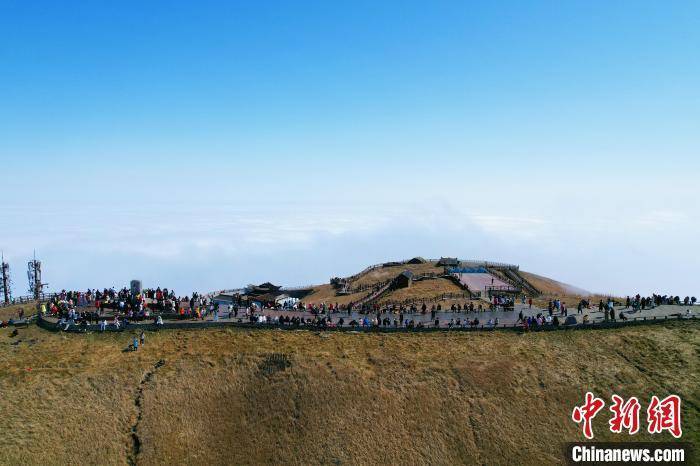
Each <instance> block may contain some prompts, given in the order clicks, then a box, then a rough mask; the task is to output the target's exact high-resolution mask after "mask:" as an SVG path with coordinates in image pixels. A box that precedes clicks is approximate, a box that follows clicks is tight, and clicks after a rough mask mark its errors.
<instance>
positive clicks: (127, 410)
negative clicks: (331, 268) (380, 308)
mask: <svg viewBox="0 0 700 466" xmlns="http://www.w3.org/2000/svg"><path fill="white" fill-rule="evenodd" d="M8 334H9V330H8V329H2V330H0V393H2V396H1V397H0V413H2V414H1V415H0V432H2V433H3V440H4V442H3V445H2V448H0V463H3V464H125V463H127V459H128V458H129V457H130V455H133V451H132V440H131V436H130V429H131V427H132V426H133V425H134V424H135V423H136V421H137V415H138V412H139V409H140V411H141V420H140V422H139V423H138V435H139V438H140V440H141V444H142V446H141V451H140V453H139V454H138V455H137V457H136V458H135V459H136V460H137V461H138V463H139V464H259V463H273V462H274V463H292V464H310V463H336V464H338V463H355V464H378V463H392V464H456V463H466V464H523V463H524V464H556V463H562V462H563V459H564V458H563V453H562V444H563V443H564V442H566V441H573V440H581V439H582V436H581V434H580V432H579V430H578V427H577V426H576V425H574V424H573V422H572V421H571V420H570V413H571V409H572V407H573V406H574V405H575V404H578V403H580V402H581V400H582V398H583V394H584V393H585V391H586V390H592V391H594V392H596V394H598V395H599V396H602V397H603V398H606V399H609V397H610V395H611V393H613V392H614V393H618V394H620V395H624V396H631V395H635V396H638V397H639V398H640V399H641V400H648V398H649V396H650V395H651V394H657V395H666V394H668V393H678V394H679V395H681V396H682V398H683V419H684V424H683V427H684V439H685V440H690V441H694V442H695V443H696V445H697V440H698V434H699V432H700V421H699V419H700V418H699V417H698V414H700V413H699V412H698V410H699V408H698V406H700V394H699V391H698V390H699V389H698V387H700V380H699V379H700V371H699V369H700V367H698V366H699V364H700V358H698V355H699V354H700V349H699V343H700V324H698V323H696V322H687V321H685V322H673V323H668V324H659V325H654V326H644V327H635V328H626V329H618V330H604V331H575V332H574V331H561V332H546V333H531V334H522V335H521V334H516V333H511V332H492V333H448V332H438V333H423V334H419V333H416V334H409V333H406V334H387V335H382V334H352V333H328V334H318V333H315V332H310V331H267V330H262V331H247V330H235V329H211V330H199V331H162V332H160V333H149V334H148V335H147V341H146V346H145V347H144V348H143V349H142V350H139V352H136V353H124V352H122V349H123V348H125V347H126V346H127V345H128V343H129V341H130V338H131V336H132V335H131V334H129V333H123V334H108V335H99V334H92V335H74V334H70V335H65V334H55V333H49V332H46V331H43V330H41V329H38V328H36V327H33V326H32V327H30V328H28V329H26V330H22V329H21V330H20V334H19V336H18V337H16V338H9V337H8ZM18 339H21V340H22V341H21V342H20V343H19V344H17V345H12V344H10V343H11V342H13V341H16V340H18ZM272 353H283V354H285V355H286V356H287V357H288V358H289V361H290V363H291V366H290V367H288V368H287V369H286V370H280V371H277V372H272V373H269V372H266V371H264V370H262V368H264V367H265V361H266V358H268V356H269V355H270V354H272ZM159 360H163V361H164V362H165V364H164V365H163V366H162V367H160V368H159V369H156V368H155V364H156V363H157V361H159ZM146 374H151V375H150V376H146ZM139 389H141V391H142V394H141V395H140V400H141V401H140V408H137V406H136V405H135V399H136V398H137V397H138V396H139V395H138V393H139ZM644 405H645V406H646V402H645V403H644ZM607 418H608V417H607V413H605V414H601V415H599V416H598V417H597V418H596V424H595V429H596V434H597V438H599V439H602V440H609V439H612V438H613V436H612V434H610V433H608V432H606V431H607V429H606V422H607V421H606V420H607ZM615 438H623V439H626V438H627V437H625V436H617V437H615ZM648 438H649V436H648V435H640V436H637V437H635V438H634V439H635V440H639V439H648ZM655 438H656V439H661V438H668V437H666V436H660V437H655Z"/></svg>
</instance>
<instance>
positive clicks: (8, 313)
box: [0, 303, 36, 321]
mask: <svg viewBox="0 0 700 466" xmlns="http://www.w3.org/2000/svg"><path fill="white" fill-rule="evenodd" d="M20 309H24V316H25V317H29V316H30V315H32V314H36V304H33V303H32V304H13V305H12V306H7V307H0V320H2V321H7V320H10V319H17V318H18V312H19V310H20Z"/></svg>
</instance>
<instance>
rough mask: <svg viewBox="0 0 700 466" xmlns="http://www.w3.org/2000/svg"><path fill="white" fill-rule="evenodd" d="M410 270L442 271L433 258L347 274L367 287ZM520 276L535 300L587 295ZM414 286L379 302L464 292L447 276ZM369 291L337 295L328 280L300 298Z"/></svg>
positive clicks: (330, 298) (347, 298) (351, 297)
mask: <svg viewBox="0 0 700 466" xmlns="http://www.w3.org/2000/svg"><path fill="white" fill-rule="evenodd" d="M406 270H407V271H410V272H412V273H413V274H414V275H415V276H421V275H426V274H435V275H441V274H442V273H443V271H444V268H443V267H442V266H438V265H437V263H436V261H434V260H433V261H428V262H425V263H422V264H410V263H405V264H400V265H389V266H378V267H376V268H374V269H371V270H366V271H363V272H359V273H357V274H356V275H354V276H352V277H349V278H350V283H351V285H350V286H351V289H352V290H356V289H360V288H363V287H364V288H368V287H372V286H377V285H378V284H381V283H383V282H386V281H388V280H391V279H393V278H395V277H396V276H397V275H399V274H400V273H401V272H404V271H406ZM489 271H490V272H491V273H492V274H493V275H494V276H495V277H496V278H499V279H504V280H505V279H506V277H504V274H503V273H501V272H499V271H498V270H489ZM518 273H519V274H520V276H521V277H522V278H523V279H524V280H526V281H527V282H528V283H529V284H531V285H532V286H533V287H534V288H536V289H537V290H538V291H539V292H540V293H537V294H534V293H530V292H528V290H524V292H525V294H527V295H528V296H531V297H533V298H534V299H535V302H536V303H537V304H543V303H546V302H547V301H548V300H549V299H552V298H560V299H564V300H565V301H566V300H567V299H568V301H569V302H570V303H575V302H577V301H578V300H579V299H580V298H581V297H584V296H590V293H589V292H587V291H585V290H583V289H581V288H578V287H575V286H572V285H568V284H565V283H562V282H559V281H557V280H554V279H552V278H548V277H543V276H540V275H537V274H534V273H530V272H524V271H519V272H518ZM415 284H416V285H417V286H415V287H412V288H410V289H400V290H390V291H388V292H387V293H385V294H383V295H382V296H381V298H380V299H379V300H378V302H379V303H380V304H381V303H389V302H403V301H406V300H415V301H420V300H422V299H432V298H434V297H436V296H438V295H440V294H443V293H445V294H449V293H463V292H464V291H465V289H464V288H462V287H460V286H459V285H457V284H455V283H454V282H453V281H452V280H448V279H446V278H436V279H434V280H425V281H422V282H420V281H419V282H415ZM367 294H368V290H363V291H359V292H354V293H350V294H345V295H339V294H338V293H337V292H336V289H334V288H333V286H331V285H329V284H324V285H318V286H315V287H313V289H312V292H311V293H310V294H309V295H307V296H305V297H304V298H303V301H304V302H307V303H312V304H320V303H336V302H337V303H338V304H348V303H350V302H357V301H358V300H360V299H362V298H363V297H365V296H366V295H367Z"/></svg>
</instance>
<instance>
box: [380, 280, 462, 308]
mask: <svg viewBox="0 0 700 466" xmlns="http://www.w3.org/2000/svg"><path fill="white" fill-rule="evenodd" d="M464 292H465V290H463V289H462V288H460V287H459V286H458V285H457V284H455V283H454V282H453V281H451V280H448V279H446V278H437V279H434V280H421V281H416V282H413V283H411V286H410V287H408V288H401V289H398V290H394V291H391V292H389V293H387V294H385V295H383V296H382V297H381V299H380V300H379V303H380V304H381V303H384V302H392V303H396V302H404V301H406V300H416V301H418V302H420V300H421V299H429V298H432V297H435V296H438V295H440V294H442V293H457V294H461V293H464ZM462 301H466V299H463V300H462Z"/></svg>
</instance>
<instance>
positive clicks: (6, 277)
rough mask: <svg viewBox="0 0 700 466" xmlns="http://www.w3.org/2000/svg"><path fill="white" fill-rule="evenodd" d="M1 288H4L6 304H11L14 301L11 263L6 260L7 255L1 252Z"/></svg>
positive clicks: (3, 293)
mask: <svg viewBox="0 0 700 466" xmlns="http://www.w3.org/2000/svg"><path fill="white" fill-rule="evenodd" d="M0 257H1V258H2V260H0V272H1V273H0V288H1V289H2V295H3V298H4V299H5V304H10V301H12V289H11V286H10V285H11V284H12V282H11V281H10V264H8V263H7V262H5V255H4V254H2V253H0Z"/></svg>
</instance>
